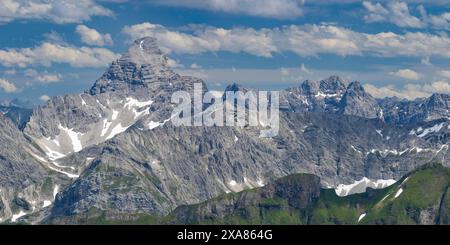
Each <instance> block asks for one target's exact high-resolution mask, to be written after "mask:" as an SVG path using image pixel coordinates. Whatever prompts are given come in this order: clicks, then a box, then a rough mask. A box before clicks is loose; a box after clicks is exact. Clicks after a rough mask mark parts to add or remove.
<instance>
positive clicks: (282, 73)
mask: <svg viewBox="0 0 450 245" xmlns="http://www.w3.org/2000/svg"><path fill="white" fill-rule="evenodd" d="M280 73H281V76H284V77H285V76H289V69H287V68H284V67H282V68H280Z"/></svg>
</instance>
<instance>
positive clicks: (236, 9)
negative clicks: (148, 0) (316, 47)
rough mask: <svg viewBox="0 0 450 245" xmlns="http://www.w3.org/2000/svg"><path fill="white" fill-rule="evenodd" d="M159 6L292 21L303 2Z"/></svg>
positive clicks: (175, 0)
mask: <svg viewBox="0 0 450 245" xmlns="http://www.w3.org/2000/svg"><path fill="white" fill-rule="evenodd" d="M155 2H156V3H159V4H164V5H172V6H181V7H187V8H196V9H206V10H211V11H216V12H224V13H233V14H245V15H250V16H258V17H267V18H275V19H293V18H296V17H299V16H301V15H302V13H303V11H302V6H303V4H304V2H305V1H304V0H209V1H204V0H186V1H179V0H157V1H155Z"/></svg>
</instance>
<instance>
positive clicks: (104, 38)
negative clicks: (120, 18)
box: [75, 25, 113, 46]
mask: <svg viewBox="0 0 450 245" xmlns="http://www.w3.org/2000/svg"><path fill="white" fill-rule="evenodd" d="M75 31H76V32H77V33H78V35H80V38H81V41H82V42H83V43H85V44H88V45H97V46H105V45H112V44H113V41H112V38H111V35H110V34H101V33H100V32H98V31H97V30H95V29H92V28H89V27H87V26H85V25H78V26H77V27H76V30H75Z"/></svg>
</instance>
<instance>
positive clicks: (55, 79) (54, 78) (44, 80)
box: [36, 74, 62, 83]
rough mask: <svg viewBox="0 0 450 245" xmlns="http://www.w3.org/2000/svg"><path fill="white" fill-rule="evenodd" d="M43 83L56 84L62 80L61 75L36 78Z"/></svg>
mask: <svg viewBox="0 0 450 245" xmlns="http://www.w3.org/2000/svg"><path fill="white" fill-rule="evenodd" d="M36 80H38V81H39V82H41V83H56V82H60V81H61V80H62V76H61V74H42V75H39V76H38V77H36Z"/></svg>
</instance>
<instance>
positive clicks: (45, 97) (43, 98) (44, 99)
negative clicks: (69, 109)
mask: <svg viewBox="0 0 450 245" xmlns="http://www.w3.org/2000/svg"><path fill="white" fill-rule="evenodd" d="M39 99H40V100H42V101H44V102H47V101H49V100H50V96H48V95H46V94H44V95H42V96H41V97H39Z"/></svg>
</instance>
